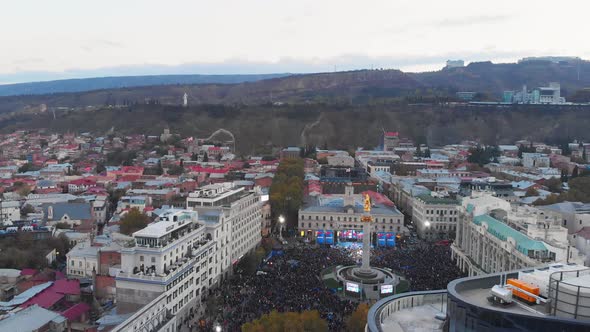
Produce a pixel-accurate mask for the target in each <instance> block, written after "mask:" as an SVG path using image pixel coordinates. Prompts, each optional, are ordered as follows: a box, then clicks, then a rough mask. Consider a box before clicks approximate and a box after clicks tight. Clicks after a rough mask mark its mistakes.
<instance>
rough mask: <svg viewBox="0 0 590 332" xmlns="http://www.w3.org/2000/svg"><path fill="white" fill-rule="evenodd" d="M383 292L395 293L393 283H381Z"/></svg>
mask: <svg viewBox="0 0 590 332" xmlns="http://www.w3.org/2000/svg"><path fill="white" fill-rule="evenodd" d="M381 294H393V285H381Z"/></svg>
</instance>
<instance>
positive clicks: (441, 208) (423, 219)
mask: <svg viewBox="0 0 590 332" xmlns="http://www.w3.org/2000/svg"><path fill="white" fill-rule="evenodd" d="M458 205H459V202H458V201H457V200H455V199H452V198H448V197H436V196H433V195H432V194H430V195H420V196H417V197H414V199H413V207H412V221H413V222H414V225H415V226H416V230H417V232H418V236H419V237H420V238H421V239H427V240H443V239H454V238H455V232H456V229H457V218H458V212H459V211H458V210H457V207H458Z"/></svg>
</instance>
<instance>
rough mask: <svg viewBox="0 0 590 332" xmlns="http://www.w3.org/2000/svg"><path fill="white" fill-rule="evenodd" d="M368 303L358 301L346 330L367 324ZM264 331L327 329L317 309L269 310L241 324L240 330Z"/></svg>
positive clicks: (356, 331) (358, 331)
mask: <svg viewBox="0 0 590 332" xmlns="http://www.w3.org/2000/svg"><path fill="white" fill-rule="evenodd" d="M368 313H369V305H368V304H367V303H360V304H359V305H358V307H357V308H356V310H355V311H354V312H353V313H352V314H351V315H350V316H349V317H348V318H347V320H346V331H347V332H362V331H364V330H365V325H366V324H367V315H368ZM264 331H293V332H305V331H328V323H327V322H326V320H325V319H322V318H321V317H320V313H319V312H318V311H317V310H313V311H303V312H277V311H276V310H274V311H271V312H270V313H268V314H265V315H262V317H260V318H259V319H256V320H253V321H252V322H250V323H246V324H244V325H242V332H264Z"/></svg>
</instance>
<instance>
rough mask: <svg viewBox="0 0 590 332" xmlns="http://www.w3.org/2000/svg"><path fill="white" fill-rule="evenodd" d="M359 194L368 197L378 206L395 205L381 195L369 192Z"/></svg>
mask: <svg viewBox="0 0 590 332" xmlns="http://www.w3.org/2000/svg"><path fill="white" fill-rule="evenodd" d="M361 194H363V195H365V194H368V195H369V197H370V198H371V201H373V202H375V203H379V204H383V205H386V206H395V204H393V202H392V201H391V200H390V199H389V198H387V196H385V195H382V194H380V193H377V192H374V191H371V190H367V191H363V192H362V193H361Z"/></svg>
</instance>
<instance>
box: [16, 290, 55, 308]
mask: <svg viewBox="0 0 590 332" xmlns="http://www.w3.org/2000/svg"><path fill="white" fill-rule="evenodd" d="M63 298H64V294H60V293H56V292H54V291H53V290H51V288H48V289H47V290H45V291H43V292H42V293H41V294H37V295H36V296H35V297H33V298H31V299H29V300H28V301H27V302H25V303H23V304H21V307H22V308H27V307H30V306H32V305H35V304H36V305H38V306H40V307H42V308H45V309H49V308H51V307H52V306H53V305H54V304H56V303H57V302H59V301H60V300H61V299H63Z"/></svg>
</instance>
